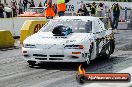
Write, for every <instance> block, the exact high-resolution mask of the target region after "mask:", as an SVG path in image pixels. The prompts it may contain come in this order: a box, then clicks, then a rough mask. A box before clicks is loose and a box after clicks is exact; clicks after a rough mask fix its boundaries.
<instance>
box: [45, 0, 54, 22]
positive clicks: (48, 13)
mask: <svg viewBox="0 0 132 87" xmlns="http://www.w3.org/2000/svg"><path fill="white" fill-rule="evenodd" d="M46 7H47V8H46V10H45V17H46V18H47V19H52V18H53V17H54V16H55V12H54V6H53V5H52V0H48V1H47V4H46Z"/></svg>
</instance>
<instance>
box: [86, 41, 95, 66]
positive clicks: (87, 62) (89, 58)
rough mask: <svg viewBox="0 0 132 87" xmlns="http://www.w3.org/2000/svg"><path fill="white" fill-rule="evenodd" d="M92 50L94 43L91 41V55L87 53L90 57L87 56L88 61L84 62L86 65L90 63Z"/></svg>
mask: <svg viewBox="0 0 132 87" xmlns="http://www.w3.org/2000/svg"><path fill="white" fill-rule="evenodd" d="M92 52H93V43H91V45H90V49H89V53H90V54H89V56H88V55H87V57H88V58H87V61H86V62H85V63H84V65H85V66H87V65H89V64H90V61H91V56H92Z"/></svg>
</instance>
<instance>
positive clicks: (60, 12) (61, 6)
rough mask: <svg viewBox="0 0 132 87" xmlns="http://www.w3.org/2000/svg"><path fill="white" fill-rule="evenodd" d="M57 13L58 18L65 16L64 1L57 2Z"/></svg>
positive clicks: (58, 0)
mask: <svg viewBox="0 0 132 87" xmlns="http://www.w3.org/2000/svg"><path fill="white" fill-rule="evenodd" d="M57 5H58V6H57V8H58V9H57V11H58V15H59V17H60V16H64V15H65V11H66V4H65V0H57Z"/></svg>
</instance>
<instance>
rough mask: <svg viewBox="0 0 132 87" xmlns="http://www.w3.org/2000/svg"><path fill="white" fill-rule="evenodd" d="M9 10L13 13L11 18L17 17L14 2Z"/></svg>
mask: <svg viewBox="0 0 132 87" xmlns="http://www.w3.org/2000/svg"><path fill="white" fill-rule="evenodd" d="M11 8H12V11H13V17H16V16H17V6H16V4H15V3H14V2H13V4H12V6H11Z"/></svg>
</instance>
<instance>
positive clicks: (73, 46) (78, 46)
mask: <svg viewBox="0 0 132 87" xmlns="http://www.w3.org/2000/svg"><path fill="white" fill-rule="evenodd" d="M65 48H67V49H83V48H84V46H83V45H66V46H65Z"/></svg>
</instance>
